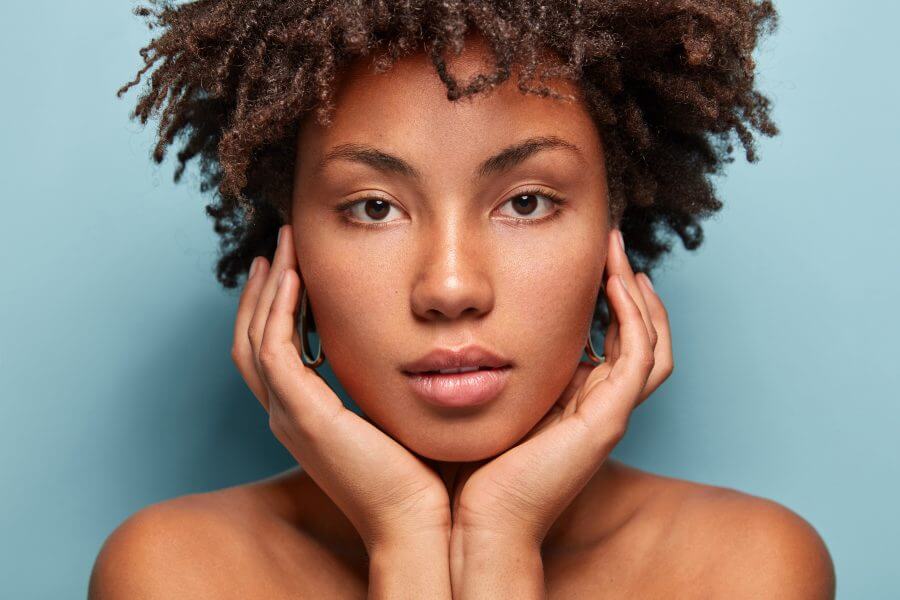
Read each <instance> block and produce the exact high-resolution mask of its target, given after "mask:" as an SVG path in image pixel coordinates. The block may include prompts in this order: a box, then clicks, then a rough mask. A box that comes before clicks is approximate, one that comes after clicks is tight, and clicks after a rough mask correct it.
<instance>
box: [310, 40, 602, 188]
mask: <svg viewBox="0 0 900 600" xmlns="http://www.w3.org/2000/svg"><path fill="white" fill-rule="evenodd" d="M446 61H447V68H448V71H449V72H450V73H451V74H452V75H453V76H454V77H455V78H456V79H457V81H458V82H459V83H460V84H461V85H465V83H466V82H468V81H469V80H470V78H471V77H472V76H474V75H477V74H479V73H485V74H490V73H493V71H494V68H495V67H494V64H493V59H492V55H491V53H490V50H489V48H487V47H486V46H485V45H484V43H483V42H482V41H481V40H480V38H477V37H469V38H467V39H466V46H465V48H464V49H463V52H462V54H460V55H459V56H453V55H451V53H448V55H447V56H446ZM518 75H519V69H518V68H515V69H513V71H512V74H511V76H510V77H509V78H508V79H507V80H506V81H504V82H503V83H502V84H500V85H498V86H496V87H494V88H493V89H491V90H489V91H487V92H483V93H479V94H476V95H474V96H470V97H466V98H461V99H459V100H455V101H451V100H448V99H447V88H446V86H445V85H444V83H443V82H442V81H441V80H440V77H439V76H438V73H437V72H436V70H435V68H434V65H433V64H432V63H431V60H430V58H429V57H428V55H427V54H426V53H424V52H422V51H420V52H418V53H416V54H411V55H408V56H404V57H402V58H400V59H398V60H397V61H396V62H395V63H394V64H393V65H392V66H391V67H390V69H388V70H387V71H385V72H383V73H375V71H374V69H373V67H372V62H371V58H369V57H361V58H358V59H357V60H355V61H354V62H353V63H351V64H350V65H349V66H348V67H347V68H345V69H344V70H343V71H342V72H341V73H340V76H339V77H338V79H337V80H336V85H335V92H334V105H335V110H334V112H333V114H332V122H331V123H330V124H329V125H328V126H327V127H323V126H321V125H320V124H318V123H317V122H316V121H315V118H314V117H312V113H308V115H307V117H306V119H305V120H304V123H303V125H302V127H301V129H300V136H299V138H298V152H299V154H300V156H301V157H302V160H301V161H300V162H301V163H306V164H307V165H311V164H315V163H317V162H318V161H319V160H321V159H322V157H323V156H324V155H325V154H326V153H327V152H328V151H329V149H330V148H334V147H336V146H338V145H342V144H347V143H364V144H369V145H376V146H378V147H380V148H384V149H386V150H389V151H391V152H393V153H397V154H400V155H403V156H405V157H408V159H409V160H411V161H412V162H414V163H415V164H417V165H421V166H422V170H423V171H427V170H428V165H446V164H460V163H468V164H474V163H476V162H480V160H481V159H482V158H483V157H484V156H486V155H487V154H491V153H493V152H494V151H496V149H497V148H499V147H505V146H508V145H510V144H513V143H515V142H517V141H519V140H522V139H525V138H528V137H532V136H554V137H558V138H561V139H563V140H565V141H567V142H570V143H571V144H573V145H575V146H577V147H578V149H579V150H580V152H581V153H582V155H583V156H584V157H585V158H587V160H588V161H591V162H593V161H597V162H598V163H599V162H600V161H601V156H602V149H601V146H600V140H599V135H598V133H597V131H596V128H595V125H594V123H593V121H592V119H591V118H590V115H589V113H588V111H587V109H586V107H585V105H584V103H583V100H582V99H581V96H580V90H579V89H578V86H577V84H576V83H575V82H572V81H568V80H564V79H556V80H552V81H550V80H548V81H546V82H544V83H545V84H546V85H548V86H549V87H551V88H552V89H554V90H555V91H557V92H559V93H561V94H571V95H573V96H575V99H574V100H563V99H557V98H552V97H543V96H539V95H537V94H533V93H527V94H526V93H523V92H521V91H519V89H518V87H517V83H518ZM531 85H534V83H533V82H532V83H531Z"/></svg>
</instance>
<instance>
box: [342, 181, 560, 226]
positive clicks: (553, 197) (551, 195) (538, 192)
mask: <svg viewBox="0 0 900 600" xmlns="http://www.w3.org/2000/svg"><path fill="white" fill-rule="evenodd" d="M528 195H534V196H543V197H545V198H547V199H548V200H549V202H550V204H551V205H552V207H553V208H554V209H555V210H553V212H551V213H550V214H548V215H545V216H543V217H536V218H528V217H516V216H507V215H504V217H505V218H506V220H509V221H513V222H515V223H541V222H544V221H549V220H551V219H553V218H555V217H557V216H559V213H560V212H561V207H562V206H564V205H565V204H567V200H566V199H565V198H563V197H562V196H560V195H559V194H558V193H556V192H554V191H552V190H549V189H545V188H543V187H540V186H535V185H532V186H530V187H526V188H525V189H522V190H517V191H515V192H513V193H512V194H509V195H507V196H506V199H505V200H504V201H503V202H502V203H501V204H500V206H504V205H506V204H507V203H509V202H510V201H512V200H515V199H516V198H518V197H519V196H528ZM369 200H380V201H382V202H386V203H387V204H388V206H390V207H391V208H396V209H398V210H402V211H403V212H405V210H403V209H402V208H400V206H399V204H397V203H396V202H394V201H392V200H390V199H388V198H385V197H382V196H379V195H369V196H364V197H362V198H355V199H353V200H348V201H346V202H342V203H341V204H339V205H338V206H336V207H335V209H334V210H335V212H337V213H338V214H339V215H340V216H341V218H342V219H344V221H346V222H347V223H348V224H350V225H355V226H359V227H369V228H372V227H375V228H377V227H385V226H388V225H389V224H390V223H393V222H394V221H396V220H397V219H392V220H390V221H361V220H359V219H355V218H351V217H349V216H348V213H350V211H351V209H352V208H353V207H355V206H357V205H360V204H364V203H365V202H368V201H369Z"/></svg>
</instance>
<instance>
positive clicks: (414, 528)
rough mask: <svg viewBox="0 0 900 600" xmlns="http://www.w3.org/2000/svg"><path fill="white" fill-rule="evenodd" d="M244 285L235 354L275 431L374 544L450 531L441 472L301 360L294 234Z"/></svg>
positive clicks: (286, 230)
mask: <svg viewBox="0 0 900 600" xmlns="http://www.w3.org/2000/svg"><path fill="white" fill-rule="evenodd" d="M279 234H280V235H279V242H278V247H277V249H276V251H275V257H274V260H273V263H272V266H271V268H269V266H268V263H267V261H266V259H265V258H262V257H258V258H257V259H256V269H255V271H254V272H253V274H252V275H250V276H249V277H248V280H247V283H246V284H245V286H244V290H243V292H242V293H241V298H240V303H239V306H238V312H237V318H236V321H235V329H234V344H233V346H232V351H231V355H232V358H233V360H234V362H235V364H236V365H237V367H238V370H240V372H241V375H242V376H243V378H244V380H245V381H246V382H247V385H248V386H249V387H250V389H251V390H252V391H253V393H254V395H255V396H256V398H257V399H258V400H259V401H260V403H261V404H262V405H263V407H264V408H265V409H266V411H268V413H269V426H270V428H271V430H272V432H273V433H274V434H275V437H276V438H278V440H279V441H280V442H281V443H282V444H283V445H284V446H285V447H286V448H287V449H288V451H290V453H291V454H292V455H293V456H294V458H296V459H297V461H298V462H299V463H300V464H301V465H302V466H303V469H304V471H306V472H307V473H309V475H310V476H311V477H312V479H313V480H314V481H315V482H316V484H318V486H319V487H320V488H321V489H322V490H323V491H324V492H325V493H326V494H328V496H329V497H330V498H331V499H332V500H333V501H334V502H335V504H337V505H338V507H339V508H340V509H341V511H342V512H343V513H344V514H345V515H346V516H347V518H348V519H349V520H350V521H351V522H352V523H353V525H354V526H355V527H356V530H357V531H358V532H359V534H360V536H361V537H362V539H363V542H364V543H365V544H366V548H367V549H368V550H369V552H370V554H372V549H373V547H378V548H383V547H385V546H389V545H390V546H403V545H406V546H407V547H408V546H409V542H410V540H411V539H412V538H416V539H425V538H427V539H428V540H432V539H445V538H446V539H448V538H449V531H450V506H449V498H448V495H447V490H446V487H445V486H444V484H443V481H442V480H441V478H440V476H438V474H437V473H436V472H435V471H433V470H432V469H431V468H429V467H428V466H427V465H425V464H424V463H423V462H422V461H421V460H420V459H419V458H418V457H416V456H415V455H413V454H412V453H411V452H409V451H408V450H406V448H404V447H403V446H402V445H400V444H399V443H398V442H397V441H396V440H394V439H393V438H391V437H390V436H388V435H387V434H385V433H383V432H382V431H380V430H379V429H377V428H376V427H375V426H374V425H372V424H371V423H369V422H368V421H366V420H364V419H363V418H361V417H360V416H359V415H357V414H356V413H354V412H353V411H350V410H347V409H346V408H345V407H344V406H343V404H342V403H341V400H340V398H338V397H337V395H336V394H335V393H334V392H333V391H332V389H331V388H330V387H329V386H328V384H327V383H326V382H325V381H324V380H323V379H322V378H321V377H320V376H319V375H318V373H316V372H315V371H314V370H313V369H311V368H310V367H307V366H306V365H305V364H303V362H302V360H301V358H300V337H299V335H298V333H297V331H296V323H295V315H296V313H297V303H298V298H299V296H300V293H301V289H302V288H301V287H300V286H301V285H302V281H301V279H300V275H299V273H298V271H297V258H296V255H295V252H294V243H293V237H292V236H293V233H292V228H291V227H290V226H289V225H285V226H283V227H282V228H281V230H280V231H279Z"/></svg>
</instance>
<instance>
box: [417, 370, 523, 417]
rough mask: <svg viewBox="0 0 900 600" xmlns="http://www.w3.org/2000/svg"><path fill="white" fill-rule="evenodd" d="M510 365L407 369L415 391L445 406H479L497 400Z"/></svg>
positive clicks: (506, 378)
mask: <svg viewBox="0 0 900 600" xmlns="http://www.w3.org/2000/svg"><path fill="white" fill-rule="evenodd" d="M511 369H512V367H511V366H509V365H506V366H503V367H486V366H479V367H476V366H472V367H460V368H455V369H438V370H429V371H419V372H410V371H404V375H405V376H406V379H407V381H408V382H409V385H410V388H411V390H412V392H413V393H414V394H415V395H416V396H418V397H419V398H421V399H423V400H425V401H426V402H428V403H429V404H433V405H435V406H439V407H443V408H464V407H470V406H478V405H481V404H485V403H487V402H490V401H491V400H493V399H495V398H496V397H497V396H499V395H500V392H502V391H503V389H504V388H505V387H506V384H507V381H508V379H509V371H510V370H511Z"/></svg>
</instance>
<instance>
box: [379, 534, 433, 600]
mask: <svg viewBox="0 0 900 600" xmlns="http://www.w3.org/2000/svg"><path fill="white" fill-rule="evenodd" d="M448 547H449V535H441V534H439V533H434V534H431V533H429V534H425V535H422V536H419V537H406V538H403V539H398V540H397V541H395V542H393V541H392V542H383V543H380V544H376V545H375V546H374V547H373V548H371V549H370V550H369V594H368V597H369V598H371V599H373V600H375V599H381V598H390V599H394V598H414V599H417V598H435V599H436V600H449V599H450V597H451V595H450V562H449V552H448Z"/></svg>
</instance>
